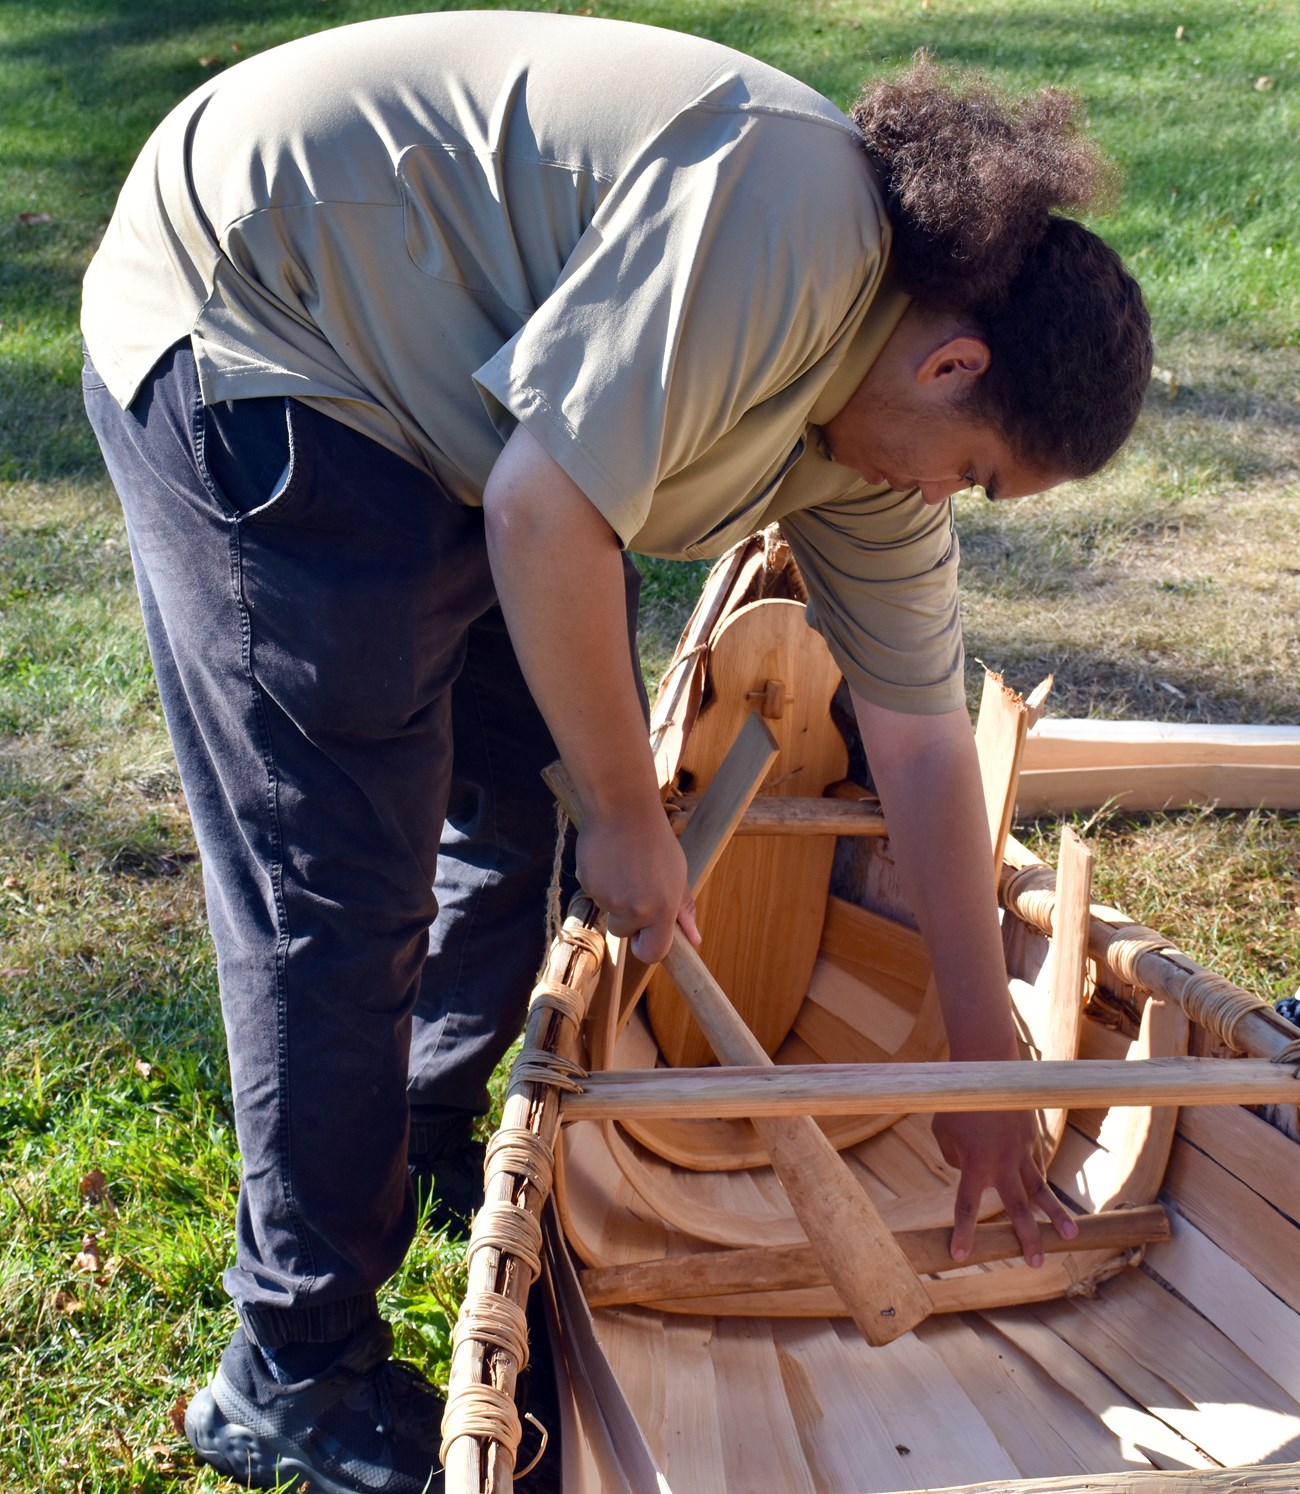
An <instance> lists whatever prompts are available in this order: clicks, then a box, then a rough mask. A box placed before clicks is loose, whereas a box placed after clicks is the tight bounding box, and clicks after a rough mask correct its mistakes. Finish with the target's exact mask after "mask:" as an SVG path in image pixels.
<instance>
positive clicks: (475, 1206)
mask: <svg viewBox="0 0 1300 1494" xmlns="http://www.w3.org/2000/svg"><path fill="white" fill-rule="evenodd" d="M474 1119H475V1118H474V1116H473V1115H472V1114H471V1113H470V1112H469V1111H467V1110H439V1109H436V1108H435V1107H433V1106H418V1107H417V1106H412V1108H411V1139H410V1143H409V1146H408V1148H407V1162H408V1164H409V1166H410V1170H411V1183H412V1185H413V1186H414V1188H415V1202H416V1205H417V1207H419V1208H421V1209H424V1208H425V1207H426V1205H427V1207H428V1213H427V1215H426V1219H427V1222H428V1226H429V1228H430V1229H445V1230H446V1231H447V1233H448V1234H450V1235H451V1236H452V1237H453V1238H461V1237H464V1236H466V1235H468V1234H469V1228H470V1222H471V1220H472V1219H473V1217H474V1215H475V1213H476V1212H477V1211H478V1210H479V1209H480V1208H482V1206H483V1157H484V1154H485V1152H486V1150H487V1148H486V1147H485V1146H484V1144H483V1143H482V1142H481V1141H476V1140H475V1139H474Z"/></svg>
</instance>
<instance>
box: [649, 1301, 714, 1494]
mask: <svg viewBox="0 0 1300 1494" xmlns="http://www.w3.org/2000/svg"><path fill="white" fill-rule="evenodd" d="M660 1323H661V1331H662V1333H663V1346H664V1359H665V1369H666V1371H667V1386H666V1390H665V1394H664V1431H663V1435H662V1442H663V1444H664V1448H663V1459H662V1463H663V1470H664V1474H665V1476H666V1478H667V1484H668V1487H669V1489H709V1488H720V1487H721V1485H719V1483H718V1482H717V1480H718V1473H719V1470H720V1469H723V1468H726V1466H727V1450H726V1449H725V1448H724V1446H723V1442H722V1435H723V1433H722V1426H721V1424H720V1421H719V1417H718V1400H719V1392H718V1384H717V1378H716V1365H715V1362H714V1355H713V1341H714V1337H715V1324H714V1323H713V1321H712V1319H709V1318H676V1319H672V1320H670V1321H664V1320H663V1319H661V1320H660Z"/></svg>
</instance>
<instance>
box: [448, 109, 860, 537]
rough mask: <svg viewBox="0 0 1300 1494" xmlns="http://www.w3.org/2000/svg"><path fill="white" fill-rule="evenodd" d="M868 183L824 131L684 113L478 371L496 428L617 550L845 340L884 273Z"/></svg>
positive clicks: (722, 505)
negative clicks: (866, 293)
mask: <svg viewBox="0 0 1300 1494" xmlns="http://www.w3.org/2000/svg"><path fill="white" fill-rule="evenodd" d="M846 173H849V174H851V179H850V178H849V177H846ZM865 173H866V166H865V162H864V160H863V157H862V155H861V152H860V150H859V148H858V146H857V144H856V143H855V141H854V139H853V138H852V136H851V135H850V134H849V133H848V132H847V131H845V130H841V129H839V128H838V127H836V126H833V125H831V124H829V123H826V122H818V121H814V120H808V119H802V118H796V117H791V116H786V115H781V114H779V113H764V112H761V111H754V112H749V111H746V110H744V109H738V108H736V107H734V106H730V105H729V106H727V107H713V106H710V105H709V104H708V103H707V101H706V102H705V103H703V104H700V103H697V104H696V105H693V106H692V107H691V108H690V109H688V110H686V111H684V112H683V113H682V114H680V115H678V116H676V117H675V119H674V120H673V121H671V122H670V123H669V124H668V125H667V126H666V127H665V129H663V130H662V131H660V132H659V133H658V134H657V135H656V136H655V137H654V138H653V139H652V140H651V141H650V142H649V143H648V144H646V145H645V146H644V147H643V149H642V150H641V152H640V153H639V155H638V156H637V158H636V159H635V160H634V161H632V162H631V163H630V164H629V165H628V166H627V167H626V168H625V169H624V170H623V171H622V173H621V174H620V176H619V178H618V179H617V180H616V181H615V182H614V183H613V184H612V186H611V188H610V190H609V191H608V193H607V194H606V196H605V197H604V198H603V200H602V201H601V203H600V206H599V207H598V209H597V211H596V213H595V216H594V218H593V220H592V222H591V224H590V225H589V227H588V228H587V230H586V232H585V233H584V234H583V236H582V238H581V240H580V241H579V243H578V245H577V248H576V250H575V252H574V253H573V255H572V256H571V258H570V260H569V262H568V263H567V264H566V266H565V270H564V273H563V275H562V276H561V278H560V281H559V283H558V284H557V286H556V287H555V289H554V291H553V292H552V293H551V294H550V295H549V296H548V297H547V299H546V300H545V301H544V302H543V303H542V304H541V305H540V306H539V307H538V308H537V310H536V311H535V312H534V313H533V314H532V315H531V317H530V318H529V320H528V321H527V323H526V324H525V325H524V326H523V327H522V328H521V329H520V331H519V332H518V333H517V334H516V335H515V336H514V337H513V338H512V339H511V340H510V342H508V343H507V344H506V345H505V346H504V347H503V348H501V349H500V351H499V352H498V353H497V354H496V355H495V356H494V357H493V358H491V359H490V360H489V361H488V362H487V363H486V364H484V365H483V367H482V368H480V369H479V370H478V371H477V372H476V374H475V376H474V377H475V381H476V383H477V384H478V386H479V391H480V394H481V395H482V397H483V398H484V401H485V403H486V404H487V407H488V409H489V412H490V413H491V414H492V416H493V419H494V421H495V422H496V424H497V427H498V430H499V431H500V432H501V433H502V434H503V435H504V434H506V433H507V432H508V429H509V428H511V427H512V426H513V423H514V422H515V421H518V422H520V423H521V424H523V425H524V426H526V427H527V429H528V430H529V432H530V433H531V434H532V435H533V436H534V437H535V438H536V439H537V440H538V441H539V442H540V444H541V445H542V446H543V448H544V449H545V450H546V451H547V452H548V454H549V455H550V456H551V457H552V458H553V459H554V460H555V461H556V462H557V463H558V464H559V465H560V466H561V467H562V468H563V469H564V471H565V472H567V473H568V475H569V476H570V477H571V478H572V479H573V481H574V482H575V483H576V484H577V485H578V487H580V488H581V489H582V491H583V492H584V493H585V494H586V496H587V497H588V498H589V499H590V500H591V502H592V503H593V504H595V506H596V507H597V508H598V509H599V510H600V511H601V512H602V513H603V514H604V516H605V517H606V519H608V521H609V523H610V525H611V526H612V527H613V529H614V530H615V531H616V533H617V534H618V535H619V537H620V539H621V540H622V541H623V542H624V543H625V544H626V543H627V542H628V541H629V540H630V539H631V538H632V537H633V536H634V535H636V534H637V533H638V531H640V530H641V529H642V526H643V525H644V523H645V521H646V517H647V515H648V513H649V511H650V506H651V503H652V501H653V500H654V496H655V490H656V488H657V487H658V486H659V484H661V483H662V482H664V481H666V480H667V479H668V478H670V477H672V476H673V474H674V473H677V472H680V471H681V470H682V469H684V468H686V467H687V466H689V464H690V463H691V462H692V461H693V460H694V459H695V458H697V457H698V456H700V455H701V454H702V453H704V452H706V451H707V450H708V449H709V448H710V447H711V446H712V445H713V444H714V443H715V442H716V441H717V440H718V439H719V437H720V436H722V435H723V434H724V433H725V432H727V431H728V430H730V429H731V428H732V427H733V426H734V425H735V424H736V423H737V421H738V420H739V419H740V418H741V416H742V415H744V414H745V413H746V412H747V411H749V410H751V409H753V408H754V407H756V406H758V405H761V403H762V402H763V401H764V400H765V399H768V398H770V397H771V396H772V395H773V394H774V393H775V392H777V391H779V390H781V389H783V388H786V387H787V386H788V385H790V384H792V383H793V382H794V381H795V380H797V379H798V378H800V376H801V375H802V374H804V373H806V372H807V371H808V370H809V369H811V368H812V367H813V366H814V365H815V364H816V363H817V360H818V359H819V358H820V357H821V356H822V355H823V354H824V353H825V352H826V350H827V348H829V347H830V346H832V345H833V343H834V341H835V339H836V337H837V336H839V335H840V333H841V331H842V330H843V328H844V326H845V324H846V321H847V320H848V319H849V317H850V315H851V314H852V311H853V308H854V306H855V303H856V301H857V299H858V298H859V296H860V294H861V290H862V287H863V284H864V281H869V280H870V279H871V277H872V276H873V275H874V274H875V273H876V270H877V268H878V265H879V260H880V241H881V233H882V228H881V223H880V217H879V208H878V206H877V202H876V198H875V195H874V193H873V192H872V191H871V190H870V189H869V187H868V185H867V183H866V181H865ZM859 182H861V190H854V189H855V187H856V186H857V184H858V183H859ZM797 435H798V432H797V431H791V432H789V433H788V440H787V442H786V444H787V446H788V445H789V444H791V443H792V442H793V440H794V439H795V437H796V436H797ZM757 455H758V454H757V453H756V458H757ZM763 460H764V463H765V464H766V465H770V454H767V455H765V456H764V458H763ZM735 499H736V494H735V493H734V492H732V493H719V495H718V504H719V516H721V515H722V514H724V513H725V512H726V510H727V505H728V504H729V503H734V502H735Z"/></svg>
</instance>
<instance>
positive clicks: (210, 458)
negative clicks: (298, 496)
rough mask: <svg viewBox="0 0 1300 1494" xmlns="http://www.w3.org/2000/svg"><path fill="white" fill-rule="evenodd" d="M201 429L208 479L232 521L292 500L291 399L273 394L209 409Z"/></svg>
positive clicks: (201, 416) (202, 463)
mask: <svg viewBox="0 0 1300 1494" xmlns="http://www.w3.org/2000/svg"><path fill="white" fill-rule="evenodd" d="M198 425H199V440H198V442H197V443H196V444H197V456H198V461H199V465H200V468H201V469H202V474H203V477H204V479H205V480H206V481H207V482H208V484H209V485H210V486H211V488H212V490H213V492H214V494H215V495H216V497H217V498H218V499H220V500H221V501H222V502H223V503H224V505H225V507H226V508H227V509H228V511H229V512H230V513H231V515H232V516H233V517H236V518H240V519H249V518H252V517H254V516H257V517H261V516H263V515H266V514H269V513H270V511H271V510H272V509H273V508H275V507H276V506H277V505H279V504H280V503H282V502H283V501H284V500H285V499H287V498H288V497H290V496H291V494H292V491H293V489H294V488H295V486H296V483H295V480H294V479H295V475H296V474H295V470H294V469H295V462H294V439H293V402H292V401H291V400H289V399H287V398H285V397H283V396H280V395H272V396H266V397H261V398H256V399H241V400H226V401H223V402H221V403H218V404H214V405H204V406H203V407H202V409H201V411H200V414H199V421H198Z"/></svg>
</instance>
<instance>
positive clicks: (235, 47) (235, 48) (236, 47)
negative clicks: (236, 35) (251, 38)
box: [230, 42, 244, 52]
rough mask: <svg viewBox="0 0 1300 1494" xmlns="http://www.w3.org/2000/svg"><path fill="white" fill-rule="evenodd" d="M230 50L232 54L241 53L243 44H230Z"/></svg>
mask: <svg viewBox="0 0 1300 1494" xmlns="http://www.w3.org/2000/svg"><path fill="white" fill-rule="evenodd" d="M230 50H231V51H232V52H242V51H243V50H244V44H243V42H231V44H230Z"/></svg>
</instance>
